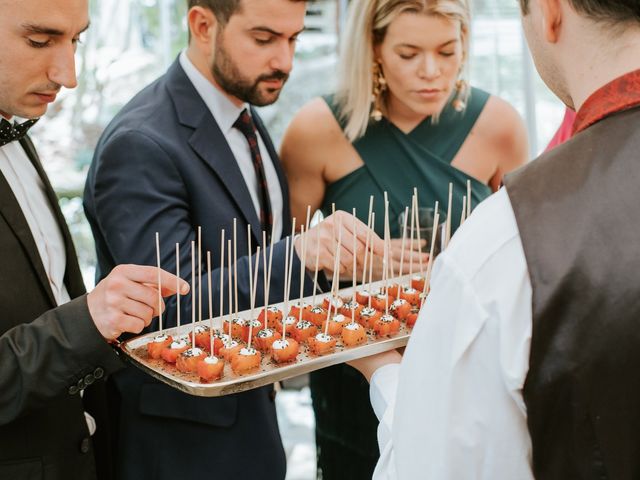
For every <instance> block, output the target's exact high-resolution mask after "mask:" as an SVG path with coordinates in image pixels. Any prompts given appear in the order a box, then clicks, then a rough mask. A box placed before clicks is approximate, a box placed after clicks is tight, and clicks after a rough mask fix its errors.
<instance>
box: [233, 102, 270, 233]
mask: <svg viewBox="0 0 640 480" xmlns="http://www.w3.org/2000/svg"><path fill="white" fill-rule="evenodd" d="M233 126H234V127H235V128H237V129H238V130H240V131H241V132H242V134H243V135H244V136H245V137H246V138H247V141H248V142H249V150H250V151H251V160H253V168H254V169H255V171H256V179H257V180H258V198H259V200H260V223H261V224H262V229H263V230H264V231H265V232H267V237H269V236H270V235H271V228H272V226H273V217H272V215H271V200H270V199H269V188H268V186H267V176H266V175H265V173H264V164H263V162H262V155H261V154H260V147H259V146H258V137H257V135H256V127H255V125H254V124H253V120H252V119H251V116H250V115H249V112H247V109H246V108H245V109H244V110H242V113H241V114H240V116H239V117H238V119H237V120H236V122H235V123H234V124H233Z"/></svg>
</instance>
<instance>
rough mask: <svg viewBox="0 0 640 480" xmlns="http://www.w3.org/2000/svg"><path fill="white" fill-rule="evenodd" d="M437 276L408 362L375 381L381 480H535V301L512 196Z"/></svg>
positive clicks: (483, 218)
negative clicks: (531, 379)
mask: <svg viewBox="0 0 640 480" xmlns="http://www.w3.org/2000/svg"><path fill="white" fill-rule="evenodd" d="M434 267H435V268H434V272H433V278H432V289H431V294H430V295H429V297H428V300H427V302H426V303H425V306H424V308H423V309H422V311H421V312H420V317H419V319H418V322H417V324H416V327H415V329H414V331H413V333H412V335H411V339H410V341H409V345H408V347H407V350H406V352H405V354H404V358H403V360H402V363H401V364H396V365H387V366H385V367H382V368H380V369H379V370H378V371H376V372H375V373H374V375H373V377H372V379H371V402H372V405H373V407H374V411H375V412H376V415H377V416H378V418H379V420H380V425H379V427H378V441H379V444H380V452H381V456H380V460H379V462H378V465H377V467H376V470H375V473H374V479H407V480H414V479H418V478H419V479H429V480H472V479H474V480H475V479H478V480H480V479H483V480H529V479H533V473H532V470H531V439H530V436H529V433H528V429H527V415H526V409H525V405H524V401H523V397H522V387H523V384H524V381H525V378H526V375H527V372H528V369H529V349H530V341H531V324H532V319H531V315H532V312H531V308H532V307H531V301H532V292H531V282H530V280H529V274H528V270H527V265H526V261H525V257H524V251H523V248H522V243H521V241H520V235H519V232H518V228H517V225H516V220H515V216H514V213H513V210H512V208H511V203H510V201H509V197H508V195H507V193H506V191H505V189H502V190H500V191H499V192H498V193H496V194H495V195H493V196H492V197H490V198H489V199H487V200H485V201H484V202H483V203H482V204H481V205H479V206H478V208H477V209H476V210H475V211H474V212H473V215H472V216H471V217H470V218H469V219H468V220H467V221H466V222H465V223H464V225H463V226H462V227H461V228H460V229H459V230H458V232H456V235H455V236H454V238H453V240H452V242H451V244H450V245H449V247H448V248H447V250H446V251H445V252H444V253H442V254H441V255H440V256H439V257H438V260H437V261H436V263H435V266H434Z"/></svg>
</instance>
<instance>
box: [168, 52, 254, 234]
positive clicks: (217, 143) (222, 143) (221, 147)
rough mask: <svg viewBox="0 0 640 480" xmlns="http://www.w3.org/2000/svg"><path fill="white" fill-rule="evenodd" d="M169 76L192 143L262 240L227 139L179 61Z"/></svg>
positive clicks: (179, 114)
mask: <svg viewBox="0 0 640 480" xmlns="http://www.w3.org/2000/svg"><path fill="white" fill-rule="evenodd" d="M167 77H168V78H167V88H168V90H169V93H170V95H171V97H172V99H173V102H174V106H175V109H176V112H177V114H178V120H179V122H180V123H181V124H182V125H185V126H187V127H190V128H192V129H194V132H193V134H192V135H191V137H190V138H189V145H190V146H191V148H192V149H193V150H194V152H195V153H196V154H197V155H198V156H199V157H200V158H201V159H202V160H203V161H204V162H205V163H206V164H207V165H208V166H209V167H210V168H211V169H212V170H213V171H214V172H215V174H216V175H217V176H218V177H219V178H220V180H222V183H223V185H225V188H226V190H227V192H228V194H229V196H230V197H231V198H232V199H233V201H234V203H235V204H236V206H237V207H238V210H240V212H242V215H243V216H244V220H245V221H246V222H247V223H249V224H251V230H252V232H253V236H254V237H255V240H256V241H257V242H261V238H262V226H261V224H260V219H259V218H258V214H257V213H256V211H255V208H254V206H253V201H252V200H251V195H250V193H249V189H248V188H247V184H246V182H245V181H244V177H243V176H242V172H241V171H240V167H239V166H238V162H237V161H236V159H235V157H234V156H233V152H232V151H231V148H230V147H229V144H228V142H227V139H226V138H225V136H224V134H223V133H222V131H221V130H220V127H219V126H218V124H217V123H216V121H215V119H214V118H213V116H212V115H211V112H209V110H208V109H207V106H206V105H205V103H204V101H203V100H202V98H200V95H199V94H198V92H197V91H196V89H195V87H194V86H193V85H192V84H191V81H190V80H189V78H188V77H187V75H186V74H185V73H184V70H182V67H181V66H180V63H179V61H177V60H176V62H174V64H173V65H172V66H171V68H170V69H169V71H168V73H167ZM257 244H259V243H257Z"/></svg>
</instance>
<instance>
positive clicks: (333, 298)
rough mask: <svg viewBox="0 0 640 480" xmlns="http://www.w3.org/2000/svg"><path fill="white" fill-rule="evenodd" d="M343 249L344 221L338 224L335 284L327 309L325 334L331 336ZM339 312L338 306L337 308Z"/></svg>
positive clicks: (332, 284)
mask: <svg viewBox="0 0 640 480" xmlns="http://www.w3.org/2000/svg"><path fill="white" fill-rule="evenodd" d="M341 248H342V221H340V223H339V224H338V248H337V250H336V256H335V258H334V262H333V282H332V283H331V296H330V297H329V298H330V301H329V308H328V309H327V324H326V325H325V326H324V334H325V335H328V334H329V320H330V319H331V310H332V309H333V307H334V303H335V297H336V295H337V294H338V282H339V281H340V249H341ZM336 312H337V306H336Z"/></svg>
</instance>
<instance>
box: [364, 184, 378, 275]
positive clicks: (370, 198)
mask: <svg viewBox="0 0 640 480" xmlns="http://www.w3.org/2000/svg"><path fill="white" fill-rule="evenodd" d="M372 214H373V195H370V196H369V212H368V213H367V235H366V236H365V239H364V240H365V248H364V265H363V266H362V285H363V286H365V284H366V283H367V265H368V264H367V258H368V253H369V252H368V250H369V240H370V239H371V235H370V234H371V230H373V229H374V227H375V226H374V225H373V224H372V223H371V215H372Z"/></svg>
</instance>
